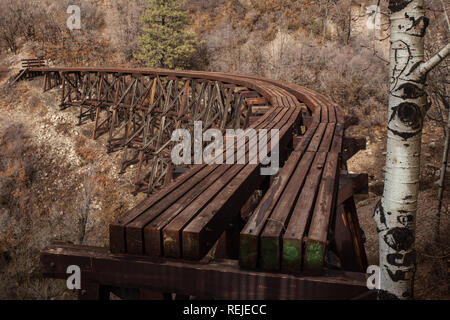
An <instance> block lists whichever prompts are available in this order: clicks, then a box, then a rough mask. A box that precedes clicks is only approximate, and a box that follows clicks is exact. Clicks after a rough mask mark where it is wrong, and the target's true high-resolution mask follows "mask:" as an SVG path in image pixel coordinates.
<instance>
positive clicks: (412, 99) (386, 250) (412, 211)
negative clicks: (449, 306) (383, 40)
mask: <svg viewBox="0 0 450 320" xmlns="http://www.w3.org/2000/svg"><path fill="white" fill-rule="evenodd" d="M389 9H390V10H391V15H390V20H391V21H390V22H391V29H390V43H391V48H390V71H389V72H390V89H389V112H388V138H387V154H386V172H385V181H384V191H383V197H382V199H381V201H380V202H379V203H378V204H377V207H376V208H375V212H374V219H375V222H376V223H377V229H378V230H377V231H378V237H379V258H380V260H379V267H380V273H381V274H380V276H381V277H380V286H381V289H380V291H379V298H380V299H397V298H398V299H412V298H413V280H414V274H415V271H416V251H415V230H416V212H417V199H418V193H419V169H420V151H421V138H422V127H423V119H424V116H425V114H426V112H427V109H428V103H427V96H426V93H425V91H424V87H425V81H426V75H427V73H428V71H429V70H431V69H432V68H433V67H434V66H436V65H437V64H438V63H439V62H441V61H442V60H443V59H444V58H445V57H446V56H447V55H448V53H449V50H450V46H449V45H447V46H446V47H445V48H444V49H442V50H441V51H440V52H439V53H438V54H436V56H434V57H433V58H431V59H430V60H429V61H427V62H424V36H425V32H426V28H427V26H428V19H427V18H426V17H425V9H424V0H389Z"/></svg>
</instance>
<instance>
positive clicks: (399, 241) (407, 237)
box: [383, 227, 414, 251]
mask: <svg viewBox="0 0 450 320" xmlns="http://www.w3.org/2000/svg"><path fill="white" fill-rule="evenodd" d="M383 240H384V242H385V243H386V244H387V245H388V246H389V247H391V248H392V249H394V250H395V251H401V250H408V249H410V248H411V246H412V245H413V243H414V234H413V233H412V231H411V230H410V229H408V228H399V227H396V228H393V229H390V230H389V231H388V232H387V233H386V234H385V235H384V237H383Z"/></svg>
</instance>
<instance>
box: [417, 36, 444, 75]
mask: <svg viewBox="0 0 450 320" xmlns="http://www.w3.org/2000/svg"><path fill="white" fill-rule="evenodd" d="M449 53H450V43H447V45H446V46H445V47H444V48H442V49H441V51H439V52H438V53H436V54H435V55H434V56H433V57H431V58H430V59H429V60H428V61H427V62H424V63H422V65H421V66H420V68H419V74H420V75H426V74H427V73H428V72H430V70H432V69H433V68H434V67H436V66H437V65H438V64H439V63H440V62H441V61H442V60H444V59H445V58H446V57H447V56H448V55H449Z"/></svg>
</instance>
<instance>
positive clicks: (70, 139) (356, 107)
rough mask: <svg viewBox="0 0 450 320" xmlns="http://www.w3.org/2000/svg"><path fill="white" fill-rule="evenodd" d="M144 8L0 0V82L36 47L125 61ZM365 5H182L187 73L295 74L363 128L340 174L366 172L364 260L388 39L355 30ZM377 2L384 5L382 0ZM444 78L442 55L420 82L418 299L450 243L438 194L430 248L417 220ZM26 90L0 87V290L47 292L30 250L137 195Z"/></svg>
mask: <svg viewBox="0 0 450 320" xmlns="http://www.w3.org/2000/svg"><path fill="white" fill-rule="evenodd" d="M145 2H146V1H145V0H133V1H127V0H117V1H112V0H111V1H109V0H102V1H88V0H78V1H69V0H63V1H51V0H40V1H31V0H23V1H13V0H0V29H1V30H3V31H4V32H3V33H1V34H0V55H1V56H0V85H2V81H4V80H5V78H7V77H10V76H12V74H13V73H14V71H15V70H14V66H17V64H18V62H19V60H20V59H21V58H26V57H34V56H38V55H45V56H46V58H48V59H50V60H51V63H52V64H54V65H67V66H68V65H90V66H95V65H101V66H107V65H114V66H123V67H137V66H139V63H138V62H137V61H135V60H134V58H133V56H134V53H135V52H136V51H137V49H138V41H137V35H138V33H139V31H140V27H141V25H140V22H139V16H140V15H141V14H142V12H143V10H144V4H145ZM31 3H33V5H31ZM69 3H70V4H80V5H81V8H82V11H81V13H82V29H81V30H75V31H72V32H71V31H69V30H68V29H67V28H66V19H67V17H68V15H67V14H66V9H67V6H68V4H69ZM375 3H376V1H369V0H367V1H362V0H361V1H354V0H352V1H350V0H343V1H316V0H314V1H313V0H301V1H294V0H193V1H189V2H188V7H187V9H188V10H189V12H190V14H191V16H192V19H193V23H194V24H193V30H194V31H195V32H196V33H197V35H198V37H199V39H201V40H202V44H201V46H200V47H199V48H198V49H199V50H198V54H197V55H196V56H195V57H193V59H192V61H190V64H191V66H192V68H193V69H202V70H211V71H222V72H236V73H244V74H253V75H261V76H265V77H268V78H273V79H281V80H286V81H290V82H295V83H298V84H301V85H305V86H307V87H309V88H311V89H315V90H317V91H319V92H322V93H324V94H326V95H328V96H330V97H331V98H332V99H334V100H335V101H336V102H337V103H339V104H340V105H341V106H342V107H343V108H344V110H345V112H346V113H347V114H350V115H356V116H358V117H359V118H360V125H359V126H357V127H354V128H351V130H350V131H349V133H348V134H354V135H358V134H363V135H366V136H368V150H366V151H364V152H361V153H360V154H358V156H357V157H355V158H354V159H353V160H352V161H351V163H350V169H351V170H353V171H355V172H368V173H369V177H370V194H369V197H368V198H362V199H361V202H360V203H359V207H360V208H361V210H360V213H359V215H360V218H361V223H362V226H363V228H364V230H365V232H366V236H367V239H368V242H367V244H366V247H367V249H368V253H369V258H370V259H371V262H372V263H376V255H377V242H376V241H377V238H376V231H375V228H374V226H375V225H374V222H373V221H372V218H371V215H372V211H373V208H374V206H375V203H376V201H377V200H378V199H379V195H380V194H381V192H382V187H383V175H384V172H383V169H384V154H383V152H384V151H385V150H384V148H385V136H386V131H385V122H386V118H387V114H386V110H387V90H388V80H389V79H388V74H387V72H388V67H387V64H386V61H385V60H387V52H388V51H387V49H388V45H389V42H388V40H387V38H386V37H387V36H388V34H387V33H386V32H383V31H379V32H377V33H376V34H374V33H373V32H369V31H367V30H366V28H365V21H366V19H367V16H365V9H364V8H365V7H363V8H362V10H361V7H360V6H361V5H363V6H366V5H371V4H375ZM427 3H428V4H427V6H428V8H427V9H428V16H429V17H430V26H429V31H428V33H427V37H428V38H427V39H426V42H427V54H428V55H430V54H431V53H432V52H435V51H436V50H437V48H439V47H441V46H442V44H443V43H446V42H448V31H447V29H446V23H445V20H444V16H443V14H442V8H441V4H440V1H431V2H427ZM381 4H382V11H383V12H387V9H386V8H385V6H386V1H381ZM17 21H21V22H22V23H16V22H17ZM386 22H387V21H386V18H385V17H383V23H386ZM384 27H386V26H384ZM376 38H378V39H380V40H379V41H378V40H374V39H376ZM10 69H12V70H10ZM448 77H449V72H448V61H446V62H444V64H443V65H441V66H440V67H439V68H438V69H436V70H435V71H433V73H432V74H431V75H430V77H429V85H428V92H429V93H430V97H431V101H432V105H431V109H430V111H429V115H428V117H427V119H426V125H425V129H424V136H423V141H424V144H423V154H422V168H421V179H422V180H421V182H422V184H421V185H422V187H421V190H422V193H421V203H420V207H419V213H418V217H419V219H420V218H422V219H423V220H422V222H423V223H421V224H420V226H419V230H418V255H419V259H418V262H419V266H418V270H419V271H418V279H417V288H416V294H417V297H418V298H423V299H426V298H449V296H448V291H447V292H446V290H445V288H446V287H445V286H447V288H448V282H445V281H448V277H446V276H445V273H444V270H445V264H444V261H445V259H444V258H442V256H445V255H448V252H449V248H448V244H449V242H450V240H449V234H448V232H449V230H450V228H449V226H450V225H449V211H450V208H449V202H448V199H449V198H450V197H449V196H448V193H447V194H446V196H447V197H446V198H445V202H444V209H445V210H444V212H443V215H444V216H443V218H442V223H441V227H442V230H443V236H442V238H443V240H442V241H443V244H444V245H440V246H436V244H434V243H433V242H432V235H431V234H432V228H431V227H429V228H428V227H427V226H428V225H431V224H432V221H433V219H434V211H433V210H434V208H435V206H436V200H435V197H436V195H437V189H436V185H435V181H436V180H437V179H438V174H439V170H440V159H441V157H442V149H443V148H442V141H443V137H444V133H443V132H444V131H443V126H444V124H445V122H446V120H447V113H446V110H448V107H449V106H448V83H449V79H448ZM3 83H4V82H3ZM39 85H40V84H39V82H36V83H35V82H30V83H25V84H23V83H22V84H19V85H17V86H15V87H14V88H13V89H6V88H5V86H3V87H2V92H0V298H19V299H20V298H53V297H59V298H61V297H62V294H63V292H64V288H62V284H61V283H58V282H52V281H47V280H43V279H42V278H41V277H40V274H39V270H38V268H37V266H38V264H37V262H38V252H39V250H40V249H41V248H43V247H44V246H45V245H47V244H48V243H49V242H50V241H51V240H53V239H64V240H71V241H73V242H84V243H87V244H93V245H104V244H106V242H107V235H106V230H107V225H108V222H109V221H111V220H112V219H113V218H114V217H116V216H117V215H119V214H120V213H122V212H123V211H125V210H126V209H127V208H129V207H131V206H132V205H133V203H136V202H137V201H139V199H136V198H132V197H131V196H130V195H129V193H128V192H129V186H130V183H129V182H130V179H131V178H130V177H129V176H127V175H126V174H125V175H123V176H119V175H117V172H118V168H117V167H116V164H117V163H118V162H117V161H116V160H117V159H115V155H114V154H113V155H106V154H105V152H104V151H105V150H104V149H103V146H102V143H103V142H104V141H103V140H102V139H99V141H95V142H93V141H91V140H90V139H89V133H88V132H89V130H88V129H87V128H86V127H76V126H75V125H74V124H75V122H76V120H75V115H74V114H71V112H72V111H71V110H70V109H69V110H66V111H64V112H60V111H58V107H57V98H58V97H56V95H55V93H53V92H48V93H46V94H41V93H40V88H39ZM445 241H446V242H445ZM436 257H438V258H436ZM439 257H441V258H439ZM68 297H70V296H68Z"/></svg>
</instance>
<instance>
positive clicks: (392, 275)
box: [384, 265, 411, 282]
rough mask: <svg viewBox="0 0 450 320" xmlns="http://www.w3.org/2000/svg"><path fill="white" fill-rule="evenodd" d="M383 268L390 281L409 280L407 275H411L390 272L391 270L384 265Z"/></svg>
mask: <svg viewBox="0 0 450 320" xmlns="http://www.w3.org/2000/svg"><path fill="white" fill-rule="evenodd" d="M384 267H385V268H386V271H387V273H388V275H389V277H390V278H391V279H392V281H394V282H399V281H405V280H409V279H408V274H410V273H411V272H410V271H402V270H395V272H392V271H391V269H389V268H388V266H386V265H385V266H384Z"/></svg>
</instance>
